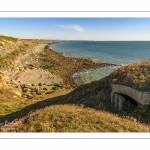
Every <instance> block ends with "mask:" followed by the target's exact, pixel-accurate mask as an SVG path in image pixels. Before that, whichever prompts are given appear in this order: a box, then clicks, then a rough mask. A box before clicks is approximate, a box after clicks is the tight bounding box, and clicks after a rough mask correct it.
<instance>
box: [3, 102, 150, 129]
mask: <svg viewBox="0 0 150 150" xmlns="http://www.w3.org/2000/svg"><path fill="white" fill-rule="evenodd" d="M1 130H2V131H3V132H7V131H8V132H10V131H14V130H16V131H18V132H150V126H148V125H144V124H141V123H138V122H137V121H136V120H135V119H134V118H128V117H122V118H120V117H118V116H117V115H113V114H111V113H109V112H106V111H96V110H95V109H91V108H84V107H83V106H82V105H80V106H78V105H68V104H66V105H53V106H49V107H45V108H44V109H39V110H37V111H36V112H33V113H29V114H28V115H27V116H25V117H23V118H22V119H20V120H18V121H17V122H16V123H15V124H13V125H6V126H5V127H3V128H2V129H1Z"/></svg>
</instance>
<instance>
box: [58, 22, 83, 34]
mask: <svg viewBox="0 0 150 150" xmlns="http://www.w3.org/2000/svg"><path fill="white" fill-rule="evenodd" d="M58 27H60V28H63V29H72V30H75V31H77V32H84V31H85V30H84V29H83V28H82V27H81V26H79V25H77V24H70V25H58Z"/></svg>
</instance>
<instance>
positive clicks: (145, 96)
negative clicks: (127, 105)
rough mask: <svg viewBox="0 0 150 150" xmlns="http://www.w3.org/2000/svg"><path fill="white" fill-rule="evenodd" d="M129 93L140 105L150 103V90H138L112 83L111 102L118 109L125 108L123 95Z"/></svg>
mask: <svg viewBox="0 0 150 150" xmlns="http://www.w3.org/2000/svg"><path fill="white" fill-rule="evenodd" d="M121 94H123V95H127V96H129V97H131V98H132V99H133V100H135V101H136V102H137V103H138V104H140V105H150V91H145V92H143V91H138V90H136V89H133V88H131V87H128V86H124V85H119V84H112V92H111V103H112V104H113V105H114V106H115V108H116V109H118V110H121V109H122V108H123V102H124V101H125V98H124V97H123V96H122V95H121Z"/></svg>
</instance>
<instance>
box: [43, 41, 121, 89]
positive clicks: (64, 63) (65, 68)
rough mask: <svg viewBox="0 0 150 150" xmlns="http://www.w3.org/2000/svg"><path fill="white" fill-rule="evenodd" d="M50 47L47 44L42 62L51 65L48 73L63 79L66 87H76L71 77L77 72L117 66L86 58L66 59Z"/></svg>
mask: <svg viewBox="0 0 150 150" xmlns="http://www.w3.org/2000/svg"><path fill="white" fill-rule="evenodd" d="M52 44H54V43H52ZM50 45H51V44H48V45H47V48H46V49H45V50H44V52H45V53H46V56H45V57H44V58H43V60H42V62H44V61H45V62H47V63H49V64H51V66H50V68H49V71H51V72H52V73H54V74H56V75H58V76H60V77H61V78H63V79H64V82H65V84H67V85H68V86H69V85H70V86H71V87H77V86H78V84H77V83H76V82H75V80H74V78H73V77H74V75H75V74H77V73H79V72H83V71H85V70H88V69H97V68H103V67H111V66H118V65H117V64H111V63H99V62H96V61H94V60H92V59H87V58H73V57H66V56H64V54H63V53H59V52H57V51H55V50H54V49H52V48H51V47H50ZM43 65H44V64H43ZM47 65H48V64H47Z"/></svg>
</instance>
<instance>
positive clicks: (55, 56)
mask: <svg viewBox="0 0 150 150" xmlns="http://www.w3.org/2000/svg"><path fill="white" fill-rule="evenodd" d="M0 42H1V46H0V49H1V51H0V57H1V59H0V87H1V89H0V90H1V91H0V92H1V93H2V91H3V89H5V91H6V89H8V91H12V93H14V94H13V95H12V97H16V96H17V97H18V96H19V97H24V98H26V99H32V98H33V97H34V96H36V95H41V94H51V93H52V92H54V91H55V90H57V89H69V88H76V87H77V86H78V85H77V84H76V83H75V81H74V79H73V75H74V74H75V73H77V72H81V71H83V70H85V69H91V68H92V69H95V68H99V67H106V66H112V65H113V64H108V63H97V62H94V61H92V60H90V59H81V58H70V57H65V56H63V55H62V54H61V53H57V52H56V51H54V50H52V49H50V48H49V45H50V44H51V43H55V42H58V41H46V40H21V39H14V38H11V37H10V38H9V39H8V38H7V37H5V36H3V37H1V38H0ZM113 66H114V65H113ZM5 96H6V95H5ZM6 97H7V96H6ZM10 97H11V96H10Z"/></svg>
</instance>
